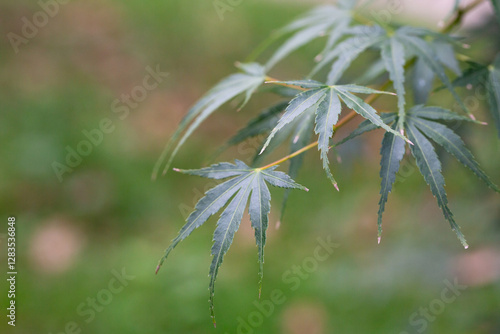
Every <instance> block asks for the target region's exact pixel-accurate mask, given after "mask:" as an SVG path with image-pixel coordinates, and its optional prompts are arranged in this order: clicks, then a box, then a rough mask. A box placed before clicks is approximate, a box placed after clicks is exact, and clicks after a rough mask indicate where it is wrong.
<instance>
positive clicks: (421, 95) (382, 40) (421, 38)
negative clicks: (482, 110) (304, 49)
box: [310, 25, 467, 129]
mask: <svg viewBox="0 0 500 334" xmlns="http://www.w3.org/2000/svg"><path fill="white" fill-rule="evenodd" d="M347 34H348V35H352V37H349V38H347V39H346V40H344V41H343V42H341V43H339V44H338V45H336V46H335V47H334V48H333V49H332V50H331V51H330V52H328V53H327V54H326V55H325V57H324V58H323V59H322V61H320V62H319V63H318V65H316V67H315V68H314V69H313V71H312V73H311V74H310V76H312V75H314V74H316V73H317V72H318V71H319V70H320V69H322V68H323V67H324V66H326V64H328V63H330V62H332V65H331V69H330V71H329V73H328V79H327V84H329V85H332V84H335V83H336V82H338V81H339V80H340V78H341V77H342V75H343V74H344V72H345V71H346V70H347V69H348V68H349V66H350V65H351V63H352V62H353V61H354V60H355V59H356V58H357V57H358V56H359V55H360V54H361V53H363V52H364V51H366V50H367V49H369V48H379V49H380V56H381V59H382V61H383V63H382V64H383V66H384V67H385V69H386V71H387V72H388V73H389V78H390V79H391V81H392V83H393V86H394V89H395V90H396V93H397V95H398V112H399V127H400V128H401V129H402V128H403V124H404V117H405V104H406V91H405V86H404V83H405V64H406V62H407V57H408V56H416V57H417V64H416V67H417V68H418V71H417V70H416V71H415V72H414V88H415V95H416V97H417V100H418V101H425V100H426V99H427V96H428V94H429V92H430V89H431V87H432V81H433V80H434V77H435V75H437V76H438V78H439V79H440V80H441V81H442V82H443V83H444V84H445V87H446V88H447V89H448V90H450V92H451V93H452V95H453V97H454V98H455V99H456V101H457V102H458V103H459V105H460V106H461V107H462V109H464V110H465V111H467V108H466V106H465V105H464V104H463V102H462V100H461V99H460V98H459V97H458V95H457V93H456V92H455V90H454V88H453V85H452V84H451V82H450V80H449V79H448V77H447V76H446V73H445V70H444V67H447V68H450V69H451V70H452V71H454V72H455V73H456V74H457V75H460V68H459V67H458V62H457V60H456V58H455V54H454V52H453V46H452V45H453V44H454V43H456V40H455V39H454V38H450V37H448V36H446V35H443V34H439V33H436V32H433V31H430V30H427V29H423V28H412V27H401V28H398V29H397V30H396V31H394V32H393V31H386V30H384V29H382V28H381V27H379V26H376V25H375V26H356V27H352V28H349V29H347ZM427 39H430V41H427ZM375 70H376V68H375ZM374 73H375V75H376V74H377V73H378V72H377V71H375V72H374Z"/></svg>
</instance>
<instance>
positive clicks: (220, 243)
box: [156, 160, 308, 325]
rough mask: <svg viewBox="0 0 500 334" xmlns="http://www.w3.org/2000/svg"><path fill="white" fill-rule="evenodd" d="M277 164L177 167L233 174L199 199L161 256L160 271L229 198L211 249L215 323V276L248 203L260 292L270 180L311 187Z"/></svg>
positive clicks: (287, 185)
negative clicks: (256, 251)
mask: <svg viewBox="0 0 500 334" xmlns="http://www.w3.org/2000/svg"><path fill="white" fill-rule="evenodd" d="M276 168H277V166H274V167H271V168H269V169H266V170H263V169H253V168H250V167H249V166H247V165H246V164H245V163H243V162H242V161H239V160H236V161H235V164H230V163H225V162H224V163H219V164H216V165H212V166H211V167H208V168H202V169H197V170H179V169H176V171H178V172H181V173H184V174H190V175H197V176H202V177H206V178H211V179H216V180H220V179H227V178H231V179H229V180H227V181H225V182H223V183H221V184H219V185H217V186H216V187H214V188H212V189H210V190H209V191H207V192H206V194H205V196H204V197H203V198H202V199H200V200H199V201H198V203H197V204H196V206H195V209H194V211H193V212H192V213H191V214H190V215H189V217H188V218H187V222H186V224H185V225H184V227H183V228H182V229H181V231H180V232H179V235H178V236H177V237H176V238H175V239H174V240H173V241H172V243H171V245H170V246H169V247H168V248H167V250H166V251H165V255H164V256H163V257H162V258H161V260H160V262H159V264H158V267H157V269H156V272H158V270H159V269H160V266H161V265H162V264H163V262H164V261H165V259H166V258H167V256H168V255H169V254H170V252H171V251H172V250H173V249H174V248H175V246H177V244H178V243H179V242H181V241H182V240H184V239H185V238H186V237H188V236H189V235H190V234H191V233H192V232H193V231H194V230H195V229H196V228H198V227H199V226H201V225H202V224H203V223H205V222H206V221H207V220H208V219H209V218H210V217H211V216H213V215H214V214H216V213H217V212H219V211H220V210H221V209H222V208H223V207H224V206H225V205H226V204H227V203H228V202H229V204H227V206H226V208H225V209H224V211H223V212H222V214H221V216H220V218H219V220H218V222H217V227H216V228H215V232H214V238H213V241H214V244H213V246H212V249H211V254H212V255H213V259H212V264H211V266H210V274H209V276H210V284H209V291H210V300H209V302H210V312H211V315H212V318H213V321H214V325H215V316H214V291H215V280H216V278H217V274H218V272H219V268H220V266H221V264H222V261H223V258H224V255H225V254H226V252H227V251H228V249H229V247H230V246H231V243H232V241H233V238H234V234H235V233H236V231H237V230H238V228H239V225H240V223H241V220H242V218H243V214H244V211H245V208H246V206H247V203H248V202H249V209H248V211H249V214H250V221H251V224H252V227H253V228H254V229H255V238H256V243H257V247H258V254H259V256H258V258H259V264H260V270H259V277H260V280H259V295H260V289H261V284H262V277H263V263H264V246H265V242H266V230H267V226H268V214H269V211H270V208H271V206H270V200H271V195H270V193H269V189H268V186H267V184H271V185H273V186H275V187H281V188H294V189H302V190H306V191H307V190H308V189H307V188H305V187H303V186H301V185H299V184H298V183H296V182H295V181H293V180H292V179H291V178H290V177H289V176H288V175H286V174H285V173H283V172H278V171H275V169H276Z"/></svg>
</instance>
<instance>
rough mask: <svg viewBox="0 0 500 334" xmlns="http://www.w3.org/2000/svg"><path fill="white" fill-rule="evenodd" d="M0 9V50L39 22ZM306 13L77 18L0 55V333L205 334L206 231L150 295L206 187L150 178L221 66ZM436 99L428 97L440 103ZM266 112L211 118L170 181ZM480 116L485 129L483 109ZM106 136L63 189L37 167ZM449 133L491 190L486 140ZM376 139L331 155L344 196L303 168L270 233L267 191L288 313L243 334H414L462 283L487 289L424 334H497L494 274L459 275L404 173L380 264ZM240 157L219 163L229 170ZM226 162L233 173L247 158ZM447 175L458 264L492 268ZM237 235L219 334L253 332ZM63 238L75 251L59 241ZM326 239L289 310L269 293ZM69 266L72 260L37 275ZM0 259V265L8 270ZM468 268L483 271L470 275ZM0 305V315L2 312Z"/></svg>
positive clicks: (460, 172) (487, 206)
mask: <svg viewBox="0 0 500 334" xmlns="http://www.w3.org/2000/svg"><path fill="white" fill-rule="evenodd" d="M0 7H1V8H2V10H3V13H5V14H4V15H6V16H5V20H3V21H2V22H0V27H1V28H2V29H3V30H4V31H7V32H8V31H19V30H20V23H19V22H20V18H21V17H22V16H24V15H27V16H29V15H30V14H32V13H33V12H35V11H37V10H38V7H37V6H36V4H34V3H31V2H28V1H18V2H10V3H3V4H2V5H0ZM308 7H309V4H307V3H305V2H303V3H302V4H299V3H294V4H291V5H286V6H285V5H284V4H283V3H282V2H281V3H280V2H264V1H256V2H250V1H246V2H243V3H242V4H241V5H240V6H238V7H237V8H235V10H234V11H233V12H227V13H225V19H224V21H220V20H219V18H218V16H217V14H216V12H215V10H214V8H213V4H212V2H206V1H200V0H196V1H189V2H188V1H150V2H147V3H144V2H140V1H136V0H127V1H123V2H118V1H106V2H97V1H90V2H72V3H70V4H68V5H66V6H65V7H64V8H62V9H61V13H60V14H59V15H58V16H56V17H55V18H54V19H52V20H51V21H50V23H49V25H48V26H47V27H45V28H44V29H42V30H41V31H40V33H39V35H38V36H37V37H36V38H34V39H33V40H31V41H30V42H29V44H28V45H22V46H21V47H20V48H21V51H20V53H19V54H17V55H16V54H14V53H13V52H12V49H11V48H10V45H9V44H8V42H7V41H6V40H2V41H1V42H0V43H1V44H0V57H1V58H2V59H3V60H2V65H0V73H1V81H0V101H1V105H2V107H3V108H2V109H3V110H2V122H0V140H1V142H2V145H1V146H0V155H1V157H2V158H1V164H0V177H1V179H2V180H3V181H2V182H1V183H0V190H1V191H0V212H2V217H7V216H9V215H15V216H16V217H17V221H18V223H17V228H18V233H17V238H18V239H17V241H18V246H17V253H18V272H19V275H18V281H17V288H18V295H17V299H16V300H17V303H18V318H17V320H18V326H17V327H16V328H15V329H12V328H8V327H9V326H7V324H6V321H5V319H3V320H2V322H1V324H0V328H1V330H2V332H4V331H9V332H17V333H44V332H45V333H59V332H63V331H64V328H65V326H66V324H67V323H68V322H70V321H74V322H76V323H77V324H78V325H79V326H81V327H80V328H81V330H82V333H138V332H145V333H206V332H208V331H209V330H212V329H211V328H210V327H211V324H210V319H209V312H208V303H207V299H208V292H207V286H208V279H207V277H206V275H207V273H208V266H209V263H210V256H209V249H210V246H211V234H212V232H213V226H214V224H215V219H211V220H210V221H209V222H208V223H207V224H206V225H207V226H203V227H201V228H200V229H198V230H197V231H196V233H194V234H193V235H192V236H191V237H190V238H188V239H187V240H186V241H185V242H183V244H182V245H181V246H179V247H178V248H177V249H176V250H175V252H174V254H172V256H171V257H170V258H169V260H168V262H167V263H166V264H165V267H164V268H163V269H162V271H160V273H159V275H158V276H157V277H155V276H154V268H155V266H156V262H157V260H158V258H159V257H160V256H161V254H162V252H163V249H164V248H165V247H166V246H167V244H168V242H169V241H170V239H172V238H173V237H174V236H175V234H176V233H177V231H178V230H179V229H180V227H181V226H182V223H183V219H184V218H185V215H184V214H185V212H184V211H185V209H186V208H189V207H193V206H194V204H195V202H196V200H197V199H198V198H199V196H200V195H201V194H202V193H203V192H204V191H205V189H204V186H205V185H206V184H207V183H206V181H205V180H202V179H197V178H191V177H186V176H182V175H175V174H169V175H167V177H166V178H162V179H160V180H158V181H156V182H151V181H150V173H151V170H152V166H153V164H154V162H155V160H156V158H157V157H158V155H159V153H160V151H161V149H162V147H163V144H164V142H165V141H166V140H167V139H168V137H169V135H170V134H171V132H172V130H173V129H174V128H175V126H176V124H177V123H178V121H179V120H180V118H181V117H182V115H183V114H184V113H185V112H186V110H187V109H188V107H189V106H190V105H191V104H192V103H193V101H195V100H196V99H197V98H198V97H199V96H200V95H201V94H202V93H203V92H204V91H205V90H207V89H208V88H209V87H210V86H211V85H213V84H214V83H215V82H216V81H217V80H219V79H220V78H221V77H223V76H225V75H226V74H228V73H231V72H232V71H234V68H233V63H234V61H236V60H243V59H244V58H245V57H246V55H247V54H249V52H250V51H251V50H253V48H254V47H255V46H256V45H257V44H258V43H259V42H260V41H261V40H262V39H263V38H265V37H266V36H267V35H268V34H269V32H271V31H272V30H273V29H276V28H277V27H280V26H282V25H283V24H285V23H286V22H288V21H289V20H290V19H291V18H293V17H295V16H296V15H297V14H299V13H301V12H302V11H303V10H304V9H305V8H308ZM495 40H496V37H495V35H484V36H481V40H480V42H479V43H481V45H491V43H492V42H491V41H495ZM483 51H484V50H478V51H475V50H474V48H472V50H471V52H476V53H477V54H478V55H479V54H483V53H484V52H483ZM495 51H497V50H494V49H493V50H491V51H488V52H490V53H493V52H495ZM314 55H315V50H313V49H307V50H302V51H300V52H298V53H297V54H296V55H294V57H293V58H292V59H291V60H288V61H287V62H286V63H284V64H283V65H282V66H279V67H278V68H277V69H276V77H280V78H286V77H288V78H293V77H299V76H300V75H302V74H303V73H305V72H306V71H307V69H308V67H309V66H310V62H309V59H311V58H312V57H314ZM156 65H159V66H160V68H161V69H162V70H163V71H168V72H169V73H170V76H169V77H168V78H167V79H166V80H165V82H163V83H162V84H161V85H160V86H159V88H158V89H157V90H155V91H153V92H151V94H150V95H149V96H148V98H147V99H146V100H145V101H144V102H142V103H141V104H140V105H139V106H138V107H137V108H136V109H134V110H132V111H131V114H130V115H129V116H128V117H127V118H125V119H124V120H120V119H119V118H118V117H117V115H116V114H113V112H112V110H111V103H112V101H113V100H114V99H115V98H119V97H120V95H121V94H122V93H126V92H128V91H129V90H130V89H131V88H132V87H134V86H135V85H137V84H140V83H141V82H142V78H143V77H144V75H145V68H146V66H151V67H153V68H155V67H156ZM268 99H269V98H268V97H267V96H263V100H265V101H267V100H268ZM444 99H445V100H443V97H436V100H437V101H436V102H440V101H447V100H446V97H445V98H444ZM442 103H445V102H442ZM263 106H265V105H264V104H263V103H259V102H255V101H252V102H251V103H250V104H249V105H248V106H247V107H246V108H245V109H244V110H243V111H242V112H240V113H233V110H232V108H231V106H229V107H224V108H223V110H222V111H221V112H220V113H219V114H218V115H216V116H214V117H212V118H211V120H210V121H209V123H207V124H206V125H204V126H203V127H202V128H201V129H200V131H199V132H198V134H197V135H196V136H194V137H193V138H192V139H191V140H190V141H189V143H188V144H187V145H186V147H185V149H184V151H183V152H182V153H181V154H179V156H178V158H177V159H176V162H175V165H176V166H180V167H193V168H195V167H198V166H201V165H203V164H204V163H205V162H206V159H207V158H208V157H209V156H210V154H211V152H212V151H213V150H212V149H215V148H216V147H217V146H218V145H220V144H221V143H222V142H223V141H224V140H225V139H227V138H228V137H229V136H230V135H231V134H232V133H234V131H235V129H236V127H237V126H241V125H242V124H244V123H245V122H246V120H247V119H248V117H249V115H250V114H252V115H254V114H256V113H257V112H258V111H259V110H260V108H262V107H263ZM386 107H387V108H390V105H389V106H386ZM477 114H478V117H479V118H481V119H488V116H486V115H487V114H486V113H485V111H484V110H478V112H477ZM105 117H107V118H110V119H112V120H113V124H114V125H115V126H116V130H115V131H114V132H112V133H110V134H107V135H105V138H104V140H103V143H102V144H101V145H99V146H97V147H95V148H94V150H93V152H92V153H91V154H90V155H89V156H88V157H85V158H84V159H83V162H82V164H81V165H79V166H78V167H77V168H75V170H74V171H73V172H71V173H69V174H66V175H65V176H64V181H63V182H62V183H59V182H58V180H57V178H56V176H55V174H54V171H53V170H52V167H51V163H52V162H53V161H60V162H63V161H64V158H65V154H66V151H65V148H66V146H68V145H69V146H70V147H73V148H74V147H76V145H77V144H78V143H79V142H80V141H81V140H82V139H83V138H84V137H83V134H82V130H90V129H93V128H97V127H98V124H99V122H100V121H101V119H103V118H105ZM460 132H461V133H462V135H463V136H464V138H465V140H466V141H467V142H468V144H470V146H471V147H472V151H473V152H475V154H476V157H477V159H478V161H480V163H481V165H482V166H483V167H484V169H485V170H486V171H487V172H489V174H490V175H491V177H492V178H493V180H495V181H496V182H497V183H498V182H500V173H499V170H500V169H499V167H500V157H499V154H498V152H499V143H498V140H497V138H496V134H495V131H494V129H493V127H491V126H490V127H483V128H480V130H478V128H477V126H471V125H467V126H464V127H463V128H460ZM380 138H381V136H380V133H374V134H369V135H367V136H365V137H363V138H360V139H358V140H355V141H352V142H350V143H349V144H346V145H345V146H343V147H341V149H340V150H339V153H340V155H341V156H342V158H343V163H342V164H335V166H334V167H333V169H334V172H335V174H336V176H337V179H338V180H339V181H340V183H339V185H340V187H341V192H340V193H337V192H335V191H334V190H333V188H332V187H331V185H330V184H329V182H326V181H325V178H323V177H322V176H323V171H322V170H321V167H320V165H319V164H318V163H317V154H316V153H314V152H310V153H308V154H307V158H306V163H305V167H304V170H303V171H302V173H301V175H300V176H299V178H298V181H299V182H300V183H302V184H304V185H307V186H308V188H310V189H311V191H310V192H309V193H308V194H305V193H300V192H296V193H293V194H292V196H291V198H290V203H289V206H288V211H287V213H286V216H285V220H284V221H283V222H282V223H281V228H280V229H279V230H275V228H274V225H275V222H276V221H277V219H278V217H279V212H278V210H279V207H280V204H281V203H280V200H281V196H282V194H283V192H282V191H280V190H274V191H273V196H274V197H273V198H274V199H273V210H272V214H271V221H270V223H271V227H270V231H269V234H270V235H269V241H268V244H267V247H266V265H265V276H264V290H263V295H262V300H263V301H264V300H268V299H269V298H270V293H271V291H273V290H274V289H280V290H282V291H283V293H284V295H285V297H286V301H285V302H284V303H283V304H282V305H276V306H275V310H274V312H273V314H272V315H271V316H270V317H265V319H264V320H263V323H262V325H261V326H259V327H258V328H255V329H253V330H254V332H255V333H400V332H403V331H405V330H406V331H407V332H409V333H414V332H416V328H418V327H412V325H411V324H410V323H409V319H408V318H409V317H410V315H412V313H414V312H418V310H419V308H420V307H428V305H429V303H430V302H431V301H432V300H434V299H435V298H439V296H440V292H441V290H442V289H443V288H444V287H445V285H444V283H443V282H444V280H450V281H453V279H454V278H455V277H458V278H459V279H460V280H462V279H464V280H465V279H467V277H468V276H467V275H465V274H463V272H464V271H465V272H466V273H467V272H469V271H476V270H477V268H479V269H480V270H482V271H484V273H483V272H479V273H478V275H479V276H480V278H481V277H483V278H484V277H486V278H487V279H483V281H481V280H479V283H477V280H476V281H474V280H471V281H470V284H469V287H468V288H467V290H466V291H465V292H464V293H463V294H462V295H461V296H460V297H459V298H458V299H457V301H456V302H454V303H452V304H448V305H446V309H445V311H444V312H443V313H442V314H440V315H439V316H437V317H436V320H435V321H432V322H430V323H429V328H428V329H427V330H426V332H428V333H498V331H499V330H500V323H499V320H498V310H499V309H500V280H499V276H500V273H498V272H497V273H496V274H495V272H494V273H493V274H491V271H492V270H495V269H494V268H495V267H493V269H492V268H491V266H495V265H496V266H497V267H496V268H497V269H498V264H496V263H495V262H494V263H491V262H487V261H486V260H484V259H483V257H481V256H479V257H478V260H477V261H475V262H473V265H471V264H470V263H469V262H467V261H464V259H463V257H464V254H467V253H466V252H464V251H463V250H462V249H461V247H460V244H459V242H458V241H457V240H456V239H455V236H454V233H453V232H452V231H451V230H450V228H449V226H448V225H447V223H446V221H445V220H444V218H442V216H441V213H440V211H439V209H438V208H437V205H436V203H435V201H434V198H433V197H432V196H431V194H430V192H429V190H428V188H427V186H426V185H425V183H424V182H423V180H422V177H421V176H420V175H419V173H418V172H413V173H412V172H411V166H413V165H412V164H411V163H410V164H409V166H410V167H409V168H410V169H409V170H410V172H408V174H410V175H409V176H408V177H407V178H405V179H404V182H401V183H398V184H397V185H396V188H395V190H394V192H393V194H391V195H390V199H389V203H388V207H387V209H386V213H385V221H384V235H383V241H382V244H381V245H380V246H378V247H377V245H376V226H375V225H376V211H377V203H378V191H379V177H378V160H379V158H378V150H379V143H380ZM236 151H237V150H232V151H230V153H226V154H224V155H223V156H222V157H221V159H232V158H234V157H235V154H236V153H237V152H236ZM237 157H239V158H241V159H245V160H248V159H250V158H251V154H248V153H245V154H243V156H241V155H240V156H237ZM285 167H286V166H282V168H285ZM413 168H414V167H413ZM445 168H446V169H445V177H446V180H447V184H448V186H447V191H448V193H449V199H450V202H451V204H450V206H451V208H452V210H453V212H454V213H455V215H456V218H457V221H458V223H459V224H460V225H461V226H462V229H463V231H464V233H465V235H466V236H467V237H468V241H469V244H470V245H471V249H470V250H469V251H467V252H469V253H472V254H476V253H475V252H477V251H481V250H484V249H487V250H488V249H493V251H494V252H495V253H494V254H496V256H498V254H500V250H499V248H498V243H499V240H500V238H499V234H500V233H499V229H500V209H499V205H498V195H497V194H494V193H492V192H491V191H490V190H489V189H487V188H486V187H485V186H483V185H482V184H480V182H479V181H477V180H475V178H474V176H473V175H472V174H471V173H469V171H467V170H464V169H463V168H462V167H461V166H459V165H458V164H457V163H456V162H455V161H453V160H452V159H445ZM181 205H182V206H181ZM243 225H244V226H242V227H241V230H240V231H239V233H238V234H237V236H236V239H235V242H234V244H233V246H232V249H231V250H230V252H229V253H228V255H227V256H226V259H225V262H224V265H223V268H222V270H221V272H220V276H219V279H218V283H217V292H216V314H217V320H218V327H217V330H216V331H217V332H220V333H225V332H228V333H234V332H235V331H236V329H237V326H238V321H239V320H238V319H243V320H244V321H248V319H249V317H251V315H252V314H254V313H255V311H256V307H255V306H254V304H253V303H254V301H256V300H257V294H258V291H257V288H258V287H257V282H258V276H257V270H258V267H257V266H258V265H257V256H256V248H255V246H254V241H253V240H252V238H253V235H252V231H251V229H250V228H249V227H248V225H249V224H248V221H245V220H244V222H243ZM51 228H53V229H51ZM65 228H69V232H68V233H69V236H73V238H74V240H79V241H78V242H79V243H80V245H81V246H79V247H77V246H75V243H72V242H71V240H73V239H71V238H69V239H68V238H67V235H66V234H62V235H59V234H58V232H57V231H59V230H61V229H63V230H64V229H65ZM47 230H50V231H55V232H52V233H54V234H51V235H50V236H52V239H50V238H41V239H40V235H44V234H43V232H44V231H47ZM2 233H3V230H2ZM328 235H330V236H331V237H332V240H334V242H336V243H338V244H339V245H340V246H339V248H338V249H336V250H335V252H334V253H333V254H332V255H331V256H330V257H329V258H328V259H327V260H326V261H324V262H321V263H319V265H318V269H317V270H316V271H314V272H312V273H311V274H310V276H309V277H308V278H307V279H304V280H301V281H300V287H299V289H297V290H295V291H292V290H291V289H290V284H287V283H286V282H284V281H283V278H282V276H283V274H284V273H286V272H287V270H289V269H290V268H292V266H294V265H301V264H302V263H303V261H304V259H306V258H307V257H311V256H312V255H313V252H314V249H315V248H316V246H317V241H316V239H317V238H318V237H320V236H321V237H326V236H328ZM2 244H3V240H2ZM66 253H68V254H70V255H68V256H69V258H68V259H66V260H65V258H62V259H61V260H59V261H58V262H57V263H58V264H59V265H60V266H55V267H51V263H52V262H51V261H54V260H53V259H56V261H57V259H58V258H59V257H58V256H61V254H66ZM0 258H1V259H2V263H5V261H3V260H4V259H5V252H2V254H1V255H0ZM478 261H479V267H475V266H474V265H476V262H478ZM481 261H483V262H484V261H486V262H485V264H483V265H482V266H481V263H482V262H481ZM464 263H465V264H464ZM52 265H53V264H52ZM122 268H125V269H126V272H127V273H129V274H130V275H133V276H135V278H134V279H133V280H132V281H131V282H130V284H129V285H128V286H127V287H125V288H124V290H123V291H122V292H121V293H118V294H116V295H113V300H112V302H111V303H110V304H109V305H106V306H104V309H103V310H102V312H97V313H96V316H95V319H94V320H92V321H91V322H89V323H86V322H85V319H86V317H82V316H81V315H80V314H79V312H78V311H77V307H78V306H79V305H80V304H81V303H86V300H87V298H89V297H90V298H95V297H96V295H97V294H98V293H99V292H100V291H101V290H102V289H105V288H107V286H108V283H109V281H110V279H111V278H112V277H113V276H112V270H113V269H115V270H118V271H120V270H121V269H122ZM464 268H465V269H464ZM488 270H489V271H488ZM481 275H482V276H481ZM488 275H490V276H491V277H490V276H488ZM488 277H490V278H489V279H488ZM4 282H5V281H4ZM2 284H5V283H2ZM2 291H4V290H2ZM0 298H1V300H2V305H4V306H5V305H7V302H8V301H7V297H6V295H5V294H2V296H1V297H0ZM240 317H241V318H240Z"/></svg>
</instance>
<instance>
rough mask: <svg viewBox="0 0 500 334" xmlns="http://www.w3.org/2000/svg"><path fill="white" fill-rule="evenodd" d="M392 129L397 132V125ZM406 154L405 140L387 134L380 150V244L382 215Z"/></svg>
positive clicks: (378, 223)
mask: <svg viewBox="0 0 500 334" xmlns="http://www.w3.org/2000/svg"><path fill="white" fill-rule="evenodd" d="M392 128H393V129H394V130H397V124H394V125H393V126H392ZM404 154H405V142H404V140H402V139H401V138H399V137H396V136H395V135H393V134H392V133H390V132H386V133H385V134H384V139H383V140H382V148H381V149H380V155H381V156H382V159H381V161H380V177H381V178H382V183H381V186H380V201H379V203H378V204H379V210H378V222H377V225H378V243H380V238H381V236H382V214H383V213H384V210H385V203H387V198H388V196H389V193H390V192H391V190H392V185H393V184H394V181H396V173H397V172H398V170H399V164H400V162H401V160H402V159H403V156H404Z"/></svg>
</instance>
